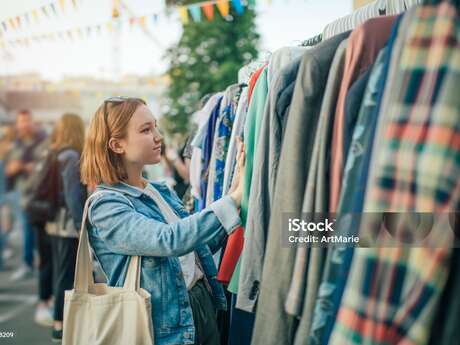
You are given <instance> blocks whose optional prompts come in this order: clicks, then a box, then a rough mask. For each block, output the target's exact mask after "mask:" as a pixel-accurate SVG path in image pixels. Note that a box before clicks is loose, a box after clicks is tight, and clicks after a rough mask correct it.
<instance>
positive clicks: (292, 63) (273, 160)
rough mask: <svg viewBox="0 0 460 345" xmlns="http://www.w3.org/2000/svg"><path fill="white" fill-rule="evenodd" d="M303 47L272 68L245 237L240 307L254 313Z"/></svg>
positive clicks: (276, 57) (283, 53)
mask: <svg viewBox="0 0 460 345" xmlns="http://www.w3.org/2000/svg"><path fill="white" fill-rule="evenodd" d="M305 51H306V49H305V48H303V47H300V48H299V47H296V48H285V49H282V50H279V51H277V52H275V53H273V55H272V58H271V59H270V64H269V65H268V75H267V77H270V76H271V80H272V81H271V83H270V90H269V95H268V98H267V104H266V107H265V114H264V115H263V117H262V124H261V129H260V132H261V133H262V134H261V135H260V138H259V140H258V145H257V149H256V152H255V159H254V165H253V178H252V183H251V190H250V197H249V205H251V207H250V208H249V209H248V217H247V222H246V228H245V231H244V236H245V238H246V239H247V240H246V241H244V244H243V255H242V257H241V269H240V277H239V287H238V297H237V302H236V306H237V308H239V309H241V310H245V311H247V312H254V308H255V304H256V301H257V298H258V295H259V289H258V286H259V284H260V280H261V276H262V265H263V259H264V252H265V243H266V234H267V231H268V223H269V218H270V213H271V210H270V203H271V199H272V196H273V193H274V188H275V181H276V173H277V170H278V163H279V155H280V151H281V141H282V136H283V132H284V126H285V123H286V117H287V113H288V109H289V105H290V103H291V99H292V92H293V90H294V84H295V79H296V76H297V71H298V69H299V64H300V57H301V56H302V55H303V54H304V52H305Z"/></svg>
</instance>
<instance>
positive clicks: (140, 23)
mask: <svg viewBox="0 0 460 345" xmlns="http://www.w3.org/2000/svg"><path fill="white" fill-rule="evenodd" d="M139 25H140V26H141V27H142V28H143V29H145V17H140V18H139Z"/></svg>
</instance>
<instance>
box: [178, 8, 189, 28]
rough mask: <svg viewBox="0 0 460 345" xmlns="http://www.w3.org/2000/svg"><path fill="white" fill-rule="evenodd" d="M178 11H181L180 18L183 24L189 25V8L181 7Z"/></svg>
mask: <svg viewBox="0 0 460 345" xmlns="http://www.w3.org/2000/svg"><path fill="white" fill-rule="evenodd" d="M178 11H179V16H180V19H181V21H182V24H188V11H187V7H185V6H180V7H179V8H178Z"/></svg>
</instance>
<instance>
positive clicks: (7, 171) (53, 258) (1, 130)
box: [0, 109, 193, 341]
mask: <svg viewBox="0 0 460 345" xmlns="http://www.w3.org/2000/svg"><path fill="white" fill-rule="evenodd" d="M84 138H85V123H84V121H83V119H82V118H81V117H80V116H79V115H77V114H72V113H66V114H63V115H62V116H61V117H60V118H59V119H58V120H57V121H56V123H54V124H52V125H47V124H40V123H39V121H37V120H36V119H35V118H34V115H33V114H32V113H31V112H30V111H29V110H27V109H24V110H20V111H18V112H17V113H16V114H15V118H14V122H13V123H7V124H0V271H1V270H8V271H11V274H10V276H9V279H10V280H11V281H21V280H25V279H29V278H31V277H34V279H37V280H38V304H37V307H36V312H35V317H34V319H35V322H36V323H37V324H39V325H41V326H44V327H50V328H51V329H52V331H51V337H52V339H53V340H54V341H60V339H61V337H62V320H63V305H64V291H65V290H70V289H72V288H73V280H74V273H75V260H76V254H77V249H78V237H79V229H80V225H81V217H82V212H83V207H84V202H85V200H86V197H87V195H88V194H89V193H91V191H92V188H91V186H84V185H83V184H82V183H81V182H80V155H81V152H82V150H83V145H84ZM190 159H191V147H190V143H189V140H186V141H184V143H183V144H182V145H180V146H179V147H174V146H171V145H170V146H168V145H166V144H165V143H163V148H162V162H161V164H158V165H155V166H147V167H146V168H145V171H144V175H145V176H144V177H146V178H148V179H150V180H155V181H158V180H166V182H167V183H168V185H169V186H170V187H171V188H172V189H174V190H175V191H176V193H177V194H178V196H179V197H180V198H181V199H182V200H183V201H184V203H185V205H186V207H188V208H189V210H193V205H192V200H193V198H191V196H190V185H189V168H190ZM12 235H19V236H20V238H21V247H20V248H17V247H16V246H13V245H11V243H10V238H11V237H12ZM17 256H21V264H20V265H19V266H17V265H16V266H17V267H15V266H14V264H13V262H16V261H14V260H12V258H13V257H17ZM12 265H13V266H12ZM96 277H97V272H96ZM101 279H103V278H101Z"/></svg>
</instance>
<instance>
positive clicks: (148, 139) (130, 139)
mask: <svg viewBox="0 0 460 345" xmlns="http://www.w3.org/2000/svg"><path fill="white" fill-rule="evenodd" d="M162 139H163V137H162V136H161V134H160V133H159V131H158V128H157V121H156V119H155V117H154V116H153V114H152V112H151V111H150V109H149V108H148V107H147V106H145V105H141V106H139V107H138V108H137V109H136V111H135V112H134V114H133V116H132V117H131V119H130V120H129V123H128V128H127V135H126V137H125V138H124V139H122V140H121V141H120V144H121V146H122V147H123V151H124V155H123V156H124V159H125V160H126V161H127V162H129V163H134V164H141V165H146V164H157V163H159V162H160V160H161V142H162Z"/></svg>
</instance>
